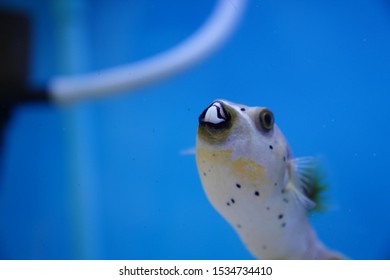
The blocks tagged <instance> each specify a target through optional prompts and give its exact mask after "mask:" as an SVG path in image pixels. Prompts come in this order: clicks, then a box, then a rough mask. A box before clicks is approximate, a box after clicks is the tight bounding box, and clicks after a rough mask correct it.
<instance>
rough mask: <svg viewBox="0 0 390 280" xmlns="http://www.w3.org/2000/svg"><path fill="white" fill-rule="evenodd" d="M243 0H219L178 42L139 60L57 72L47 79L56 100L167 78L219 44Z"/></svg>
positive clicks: (234, 22) (233, 24) (230, 29)
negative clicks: (87, 70) (78, 72)
mask: <svg viewBox="0 0 390 280" xmlns="http://www.w3.org/2000/svg"><path fill="white" fill-rule="evenodd" d="M245 4H246V0H219V1H218V4H217V5H216V8H215V9H214V12H213V13H212V15H211V16H210V17H209V19H208V20H207V22H206V23H205V24H204V25H203V26H202V27H201V28H200V29H199V30H198V31H197V32H196V33H195V34H194V35H192V36H191V37H190V38H189V39H187V40H186V41H184V42H183V43H181V44H179V45H178V46H176V47H174V48H173V49H170V50H168V51H166V52H163V53H161V54H159V55H156V56H154V57H151V58H148V59H145V60H141V61H139V62H135V63H130V64H127V65H122V66H117V67H114V68H110V69H106V70H102V71H97V72H93V73H88V74H84V75H79V76H63V77H62V76H60V77H56V78H54V79H53V80H51V81H50V83H49V94H50V96H51V97H52V98H53V99H54V100H55V101H57V102H60V103H62V102H70V101H75V100H79V99H84V98H92V97H98V96H104V95H108V94H111V93H114V92H118V91H125V90H130V89H134V88H136V87H140V86H143V85H146V84H150V83H152V82H155V81H158V80H161V79H164V78H167V77H169V76H172V75H174V74H176V73H178V72H180V71H183V70H185V69H186V68H189V67H190V66H192V65H194V64H196V63H198V62H200V61H201V60H202V59H203V58H205V57H206V56H207V55H209V54H210V53H212V52H213V51H214V50H216V49H217V48H218V47H219V46H220V45H222V44H223V43H224V42H225V40H226V39H227V38H228V37H229V36H230V34H231V33H232V32H233V31H234V28H235V27H236V26H237V24H238V22H239V20H240V18H241V15H242V14H243V10H244V7H245Z"/></svg>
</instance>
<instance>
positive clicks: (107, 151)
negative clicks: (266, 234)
mask: <svg viewBox="0 0 390 280" xmlns="http://www.w3.org/2000/svg"><path fill="white" fill-rule="evenodd" d="M226 1H228V0H226ZM214 6H215V2H214V1H210V0H198V1H191V3H190V2H189V1H181V0H167V1H158V0H149V1H135V0H134V1H120V0H112V1H102V0H94V1H92V0H80V1H77V0H71V1H65V0H57V1H54V0H53V1H49V0H41V1H38V0H36V1H34V0H0V18H1V21H0V22H1V30H4V31H3V32H1V35H0V37H1V36H3V37H1V38H2V39H1V41H0V44H2V45H3V47H4V45H5V42H6V40H8V41H9V40H10V41H12V42H13V43H12V44H13V45H12V48H11V49H12V50H14V51H15V54H16V55H14V57H12V56H7V57H4V55H3V56H2V60H1V61H0V64H2V65H1V69H2V71H1V75H2V76H3V77H2V79H1V81H2V83H1V86H2V88H0V92H1V96H0V97H1V100H2V104H1V116H2V119H3V126H2V129H3V130H2V132H3V134H2V135H1V136H2V142H1V143H2V146H1V150H0V162H1V165H0V258H1V259H252V256H251V255H250V254H249V253H248V251H247V250H246V249H245V247H244V246H243V245H242V243H241V241H240V240H239V238H238V236H237V235H236V233H235V232H234V230H233V229H232V228H231V227H230V226H229V225H228V224H227V223H226V222H225V221H224V220H223V219H222V217H221V216H219V215H218V214H217V212H216V211H215V210H214V209H213V208H212V206H211V204H210V203H209V202H208V201H207V199H206V196H205V194H204V192H203V190H202V186H201V184H200V180H199V178H198V174H197V170H196V165H195V158H194V155H183V154H182V153H181V151H183V150H186V149H188V148H191V147H194V146H195V137H196V129H197V118H198V115H199V114H200V113H201V112H202V111H203V109H204V108H205V107H206V106H207V105H208V104H209V103H210V102H211V101H213V100H214V99H216V98H224V99H228V100H231V101H234V102H236V103H242V104H247V105H251V106H257V105H258V106H267V107H269V108H270V109H272V110H273V112H274V114H275V117H276V121H277V123H278V125H279V127H280V128H281V129H282V130H283V132H284V134H285V136H286V138H287V139H288V141H289V143H290V145H291V148H292V150H293V152H294V153H295V155H296V156H318V157H320V158H321V159H322V161H323V162H324V165H325V167H326V170H327V174H328V177H327V181H328V183H329V185H330V187H329V189H328V190H327V192H326V194H325V196H326V200H325V205H326V206H327V209H326V210H325V211H324V212H322V213H314V214H311V217H310V218H311V220H312V223H313V225H314V227H315V228H316V230H317V232H318V235H319V236H320V238H321V239H322V240H323V242H324V243H325V244H327V245H328V246H329V247H331V248H334V249H336V250H338V251H341V252H342V253H344V254H345V255H347V256H349V257H350V258H353V259H390V223H389V219H388V217H389V215H390V208H389V206H388V205H389V204H388V203H389V197H390V183H389V179H388V178H387V175H388V173H387V172H388V171H387V168H389V163H388V159H389V157H390V148H389V144H388V143H389V141H390V125H389V120H390V110H389V106H390V51H389V50H390V2H389V1H386V0H361V1H360V0H359V1H351V0H339V1H329V0H328V1H325V0H318V1H310V0H300V1H291V0H252V1H249V2H248V5H247V7H246V11H245V14H244V16H243V19H242V21H241V23H240V25H239V27H238V29H237V30H236V32H235V33H234V35H233V36H232V37H231V38H230V39H229V40H228V42H227V43H226V44H225V45H224V46H223V47H222V48H221V49H219V50H218V51H217V52H216V53H215V54H214V55H212V56H211V57H209V58H208V59H207V60H205V61H204V62H203V63H201V64H200V65H197V66H196V67H194V68H192V69H190V70H189V71H186V72H183V73H181V74H180V75H177V76H175V77H173V78H171V79H168V80H165V81H163V82H160V83H157V84H153V85H150V86H147V87H143V88H139V89H136V90H133V91H129V92H123V94H117V95H113V96H109V97H105V98H100V99H96V100H85V101H81V102H77V103H72V104H69V105H67V106H58V105H55V104H52V103H50V102H46V101H45V100H41V98H39V96H40V95H39V89H41V88H44V87H45V86H46V84H47V83H48V81H49V80H50V79H51V78H53V77H54V76H55V75H59V74H62V75H65V74H79V73H85V72H87V71H92V70H93V71H99V70H101V69H105V68H107V67H112V66H116V65H120V64H124V63H128V62H132V61H138V60H141V59H144V58H147V57H149V56H151V55H155V54H158V53H159V52H161V51H164V50H167V49H169V48H171V47H173V46H175V45H176V44H178V43H180V42H181V41H183V40H184V39H186V38H187V37H188V36H190V35H191V34H192V33H193V32H194V31H195V30H197V29H198V28H199V26H200V25H201V24H203V22H204V21H205V20H206V18H207V17H208V16H209V14H210V13H211V11H212V10H213V8H214ZM10 15H11V20H14V21H11V22H12V23H11V24H10V23H9V21H7V20H9V18H10ZM26 28H27V29H28V30H29V32H28V33H26V32H24V33H23V30H26ZM5 34H7V35H5ZM7 36H8V37H7ZM9 38H11V39H9ZM8 41H7V42H8ZM7 46H9V44H8V45H7ZM0 50H4V48H3V49H1V48H0ZM3 53H4V52H3ZM19 54H22V55H19ZM15 69H16V70H15ZM14 70H15V73H16V74H15V75H14V76H16V79H15V80H14V82H13V84H12V85H9V83H7V81H10V80H11V79H12V77H11V76H7V75H8V74H10V73H11V74H12V73H13V72H12V71H14ZM18 87H19V88H22V89H19V91H17V92H20V91H23V89H26V88H28V89H30V91H31V92H30V94H31V95H32V94H34V93H35V94H37V95H35V96H37V98H36V99H37V100H34V102H28V103H21V104H20V105H18V106H16V107H12V104H15V103H16V102H19V101H20V100H18V99H17V98H23V96H22V95H20V96H19V95H18V94H17V93H15V90H14V89H15V88H18ZM11 93H12V94H11ZM15 96H16V97H17V98H16V100H15ZM3 99H4V100H5V101H4V102H3ZM31 99H34V98H31ZM42 99H44V98H42Z"/></svg>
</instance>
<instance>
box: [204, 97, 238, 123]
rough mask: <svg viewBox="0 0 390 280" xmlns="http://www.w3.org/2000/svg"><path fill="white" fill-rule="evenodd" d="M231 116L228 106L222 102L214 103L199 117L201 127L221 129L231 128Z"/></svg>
mask: <svg viewBox="0 0 390 280" xmlns="http://www.w3.org/2000/svg"><path fill="white" fill-rule="evenodd" d="M230 120H231V115H230V113H229V111H228V110H227V109H226V105H225V104H223V102H221V101H214V102H213V103H211V105H209V106H208V107H207V108H206V109H205V110H204V111H203V112H202V114H200V116H199V125H205V126H210V127H212V128H216V129H220V128H226V127H228V126H229V123H230Z"/></svg>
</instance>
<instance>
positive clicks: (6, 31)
mask: <svg viewBox="0 0 390 280" xmlns="http://www.w3.org/2000/svg"><path fill="white" fill-rule="evenodd" d="M30 31H31V24H30V20H29V18H28V16H27V15H24V14H22V13H19V12H15V11H5V10H0V149H1V148H2V144H3V137H4V129H5V128H6V124H7V122H8V120H9V118H10V116H11V113H12V110H13V109H14V108H15V107H16V106H17V105H19V104H21V103H26V102H37V101H41V102H42V101H43V102H46V101H48V95H47V93H46V92H45V91H44V90H32V89H30V88H29V87H28V81H27V80H28V72H29V67H30V65H29V55H30V38H31V32H30Z"/></svg>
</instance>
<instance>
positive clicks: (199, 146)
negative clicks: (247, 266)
mask: <svg viewBox="0 0 390 280" xmlns="http://www.w3.org/2000/svg"><path fill="white" fill-rule="evenodd" d="M196 162H197V167H198V171H199V176H200V178H201V182H202V185H203V188H204V190H205V193H206V195H207V197H208V199H209V201H210V202H211V204H212V205H213V206H214V208H215V209H216V210H217V211H218V212H219V213H220V214H221V215H222V216H223V217H224V218H225V219H226V220H227V222H228V223H229V224H230V225H231V226H232V227H233V228H234V229H235V230H236V232H237V233H238V235H239V236H240V238H241V240H242V241H243V243H244V244H245V246H246V247H247V249H248V250H249V251H250V252H251V254H252V255H253V256H255V257H256V258H259V259H342V258H343V256H342V255H340V254H338V253H336V252H333V251H331V250H329V249H328V248H327V247H325V246H324V245H323V243H322V242H321V241H320V240H319V238H318V237H317V235H316V233H315V231H314V229H313V228H312V226H311V225H310V223H309V220H308V215H307V214H308V209H310V208H311V207H313V206H314V202H313V201H312V200H311V199H310V198H309V197H308V194H309V193H310V192H311V190H312V189H313V188H315V187H316V186H315V185H316V184H318V178H317V177H316V176H317V175H318V172H315V170H314V168H312V164H311V163H310V162H311V161H310V160H307V159H304V158H302V159H301V158H293V157H292V153H291V150H290V148H289V146H288V144H287V141H286V139H285V137H284V136H283V134H282V132H281V131H280V129H279V128H278V126H277V125H276V124H275V123H274V115H273V113H272V112H271V111H270V110H269V109H267V108H264V107H248V106H244V105H238V104H235V103H232V102H229V101H226V100H216V101H214V102H213V103H212V104H211V105H209V106H208V107H207V108H206V109H205V110H204V111H203V113H202V114H201V115H200V116H199V127H198V134H197V141H196Z"/></svg>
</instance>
